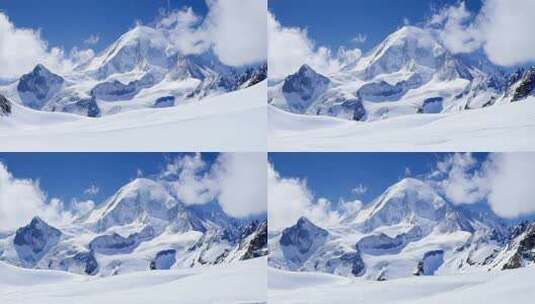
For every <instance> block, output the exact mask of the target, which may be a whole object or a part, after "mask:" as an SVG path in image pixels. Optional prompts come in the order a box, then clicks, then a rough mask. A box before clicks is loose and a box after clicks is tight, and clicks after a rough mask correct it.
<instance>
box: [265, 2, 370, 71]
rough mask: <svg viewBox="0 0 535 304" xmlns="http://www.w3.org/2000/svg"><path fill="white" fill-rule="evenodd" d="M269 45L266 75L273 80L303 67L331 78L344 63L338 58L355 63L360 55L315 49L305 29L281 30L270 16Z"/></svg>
mask: <svg viewBox="0 0 535 304" xmlns="http://www.w3.org/2000/svg"><path fill="white" fill-rule="evenodd" d="M268 41H269V43H268V62H269V70H268V73H269V77H270V78H273V79H278V78H282V77H284V76H287V75H289V74H292V73H295V72H296V71H297V70H298V69H299V67H301V66H302V65H303V64H305V63H306V64H308V65H309V66H311V67H312V68H313V69H315V70H317V71H318V72H320V73H324V74H330V73H333V72H336V71H338V70H339V69H340V66H341V65H342V62H343V60H340V59H339V57H343V58H344V59H346V60H347V59H352V60H355V59H357V60H358V58H360V55H361V53H360V50H358V49H356V50H347V49H341V50H340V52H333V51H331V50H330V49H329V48H327V47H322V46H316V45H315V43H314V41H312V40H311V39H310V38H309V37H308V33H307V31H306V30H305V29H301V28H298V27H285V26H282V25H281V24H280V22H279V21H278V20H277V19H276V18H275V16H274V15H273V14H271V13H270V12H268ZM338 55H340V56H338ZM341 61H342V62H341Z"/></svg>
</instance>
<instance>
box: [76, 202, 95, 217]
mask: <svg viewBox="0 0 535 304" xmlns="http://www.w3.org/2000/svg"><path fill="white" fill-rule="evenodd" d="M95 205H96V204H95V202H94V201H92V200H86V201H78V200H76V199H74V200H73V201H72V202H71V214H72V216H73V217H75V216H84V215H86V214H88V213H89V212H91V211H93V209H95Z"/></svg>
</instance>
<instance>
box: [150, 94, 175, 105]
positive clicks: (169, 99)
mask: <svg viewBox="0 0 535 304" xmlns="http://www.w3.org/2000/svg"><path fill="white" fill-rule="evenodd" d="M173 106H175V97H174V96H164V97H160V98H158V99H156V101H155V102H154V107H155V108H168V107H173Z"/></svg>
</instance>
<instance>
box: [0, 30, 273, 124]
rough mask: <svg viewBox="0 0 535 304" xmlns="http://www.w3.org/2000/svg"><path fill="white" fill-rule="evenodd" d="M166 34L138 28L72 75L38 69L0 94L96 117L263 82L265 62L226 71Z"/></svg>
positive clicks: (0, 89) (45, 108)
mask: <svg viewBox="0 0 535 304" xmlns="http://www.w3.org/2000/svg"><path fill="white" fill-rule="evenodd" d="M170 30H172V28H163V27H157V28H155V27H149V26H142V25H138V26H136V27H135V28H133V29H131V30H130V31H128V32H127V33H125V34H123V35H122V36H121V37H119V39H117V41H115V42H114V43H112V44H111V45H110V46H109V47H108V48H106V49H105V50H104V51H103V52H102V53H100V54H98V55H97V56H96V57H94V58H93V59H91V60H89V61H88V62H85V63H82V64H80V65H78V66H76V67H75V68H74V70H73V71H72V72H70V73H68V74H66V75H60V74H59V73H57V72H54V71H50V70H49V69H48V68H47V67H45V66H44V65H42V64H38V65H37V66H36V67H35V68H34V69H33V70H32V71H30V72H29V73H27V74H25V75H23V76H22V77H21V78H20V79H19V80H18V81H16V82H15V83H11V84H7V85H0V94H3V95H5V96H7V97H8V98H9V99H10V100H11V101H12V102H15V103H19V104H21V105H23V106H26V107H30V108H32V109H35V110H42V111H50V112H68V113H74V114H78V115H82V116H88V117H99V116H105V115H111V114H116V113H119V112H124V111H128V110H133V109H141V108H152V107H155V108H161V107H172V106H176V105H179V104H181V103H186V102H195V101H197V100H199V99H202V98H205V97H208V96H213V95H217V94H222V93H225V92H231V91H235V90H239V89H242V88H246V87H248V86H252V85H254V84H257V83H259V82H261V81H262V80H264V79H266V77H267V64H266V63H265V62H259V63H257V64H252V65H248V66H243V67H232V66H228V65H225V64H224V63H222V62H221V61H220V60H219V59H218V57H217V56H216V55H215V54H214V53H213V51H212V50H207V51H205V52H204V53H200V54H184V53H181V52H180V51H178V50H177V49H176V47H174V43H173V42H174V41H172V40H171V39H176V38H171V37H172V35H169V33H168V31H170Z"/></svg>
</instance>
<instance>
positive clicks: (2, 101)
mask: <svg viewBox="0 0 535 304" xmlns="http://www.w3.org/2000/svg"><path fill="white" fill-rule="evenodd" d="M10 114H11V102H10V101H9V100H8V99H7V98H5V97H4V96H3V95H1V94H0V116H9V115H10Z"/></svg>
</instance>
